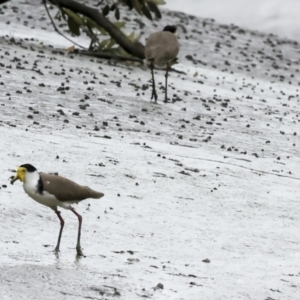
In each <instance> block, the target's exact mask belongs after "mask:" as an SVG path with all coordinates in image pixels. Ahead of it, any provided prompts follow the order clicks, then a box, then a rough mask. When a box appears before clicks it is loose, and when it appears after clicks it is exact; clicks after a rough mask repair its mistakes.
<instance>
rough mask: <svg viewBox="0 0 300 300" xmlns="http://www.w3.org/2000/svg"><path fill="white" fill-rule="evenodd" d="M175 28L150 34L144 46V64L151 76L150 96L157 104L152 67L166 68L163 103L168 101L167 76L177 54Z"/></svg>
mask: <svg viewBox="0 0 300 300" xmlns="http://www.w3.org/2000/svg"><path fill="white" fill-rule="evenodd" d="M176 30H177V28H176V26H170V25H168V26H166V27H165V28H164V30H163V31H159V32H155V33H152V34H151V35H150V36H149V38H148V40H147V42H146V46H145V57H146V64H147V65H148V66H150V68H151V74H152V96H151V100H152V99H153V98H154V99H155V102H157V93H156V89H155V81H154V73H153V69H154V66H156V67H158V68H163V67H165V68H166V75H165V77H166V85H165V102H167V101H168V93H167V87H168V74H169V68H170V63H171V62H172V61H174V60H175V59H176V57H177V55H178V52H179V43H178V41H177V38H176V36H175V33H176Z"/></svg>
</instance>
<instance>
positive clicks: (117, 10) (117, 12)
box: [115, 7, 120, 20]
mask: <svg viewBox="0 0 300 300" xmlns="http://www.w3.org/2000/svg"><path fill="white" fill-rule="evenodd" d="M115 18H116V19H117V20H120V10H119V8H118V7H116V11H115Z"/></svg>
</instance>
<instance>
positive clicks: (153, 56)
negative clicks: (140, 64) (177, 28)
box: [145, 31, 179, 64]
mask: <svg viewBox="0 0 300 300" xmlns="http://www.w3.org/2000/svg"><path fill="white" fill-rule="evenodd" d="M178 52H179V43H178V40H177V38H176V36H175V35H174V34H173V33H171V32H167V31H160V32H155V33H152V34H151V35H150V36H149V38H148V40H147V42H146V46H145V57H146V58H147V59H148V60H154V61H155V62H158V63H161V64H166V63H167V62H170V61H171V60H173V59H174V58H175V57H176V56H177V55H178Z"/></svg>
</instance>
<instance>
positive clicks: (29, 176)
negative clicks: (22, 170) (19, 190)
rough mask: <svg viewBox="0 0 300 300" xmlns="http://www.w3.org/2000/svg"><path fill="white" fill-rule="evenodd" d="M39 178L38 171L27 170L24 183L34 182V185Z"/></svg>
mask: <svg viewBox="0 0 300 300" xmlns="http://www.w3.org/2000/svg"><path fill="white" fill-rule="evenodd" d="M39 179H40V174H39V173H38V171H34V172H27V173H26V178H25V181H24V184H35V185H36V183H37V182H38V180H39Z"/></svg>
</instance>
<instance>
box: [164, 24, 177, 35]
mask: <svg viewBox="0 0 300 300" xmlns="http://www.w3.org/2000/svg"><path fill="white" fill-rule="evenodd" d="M163 31H169V32H171V33H173V34H175V33H176V31H177V27H176V26H175V25H167V26H165V28H164V29H163Z"/></svg>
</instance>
